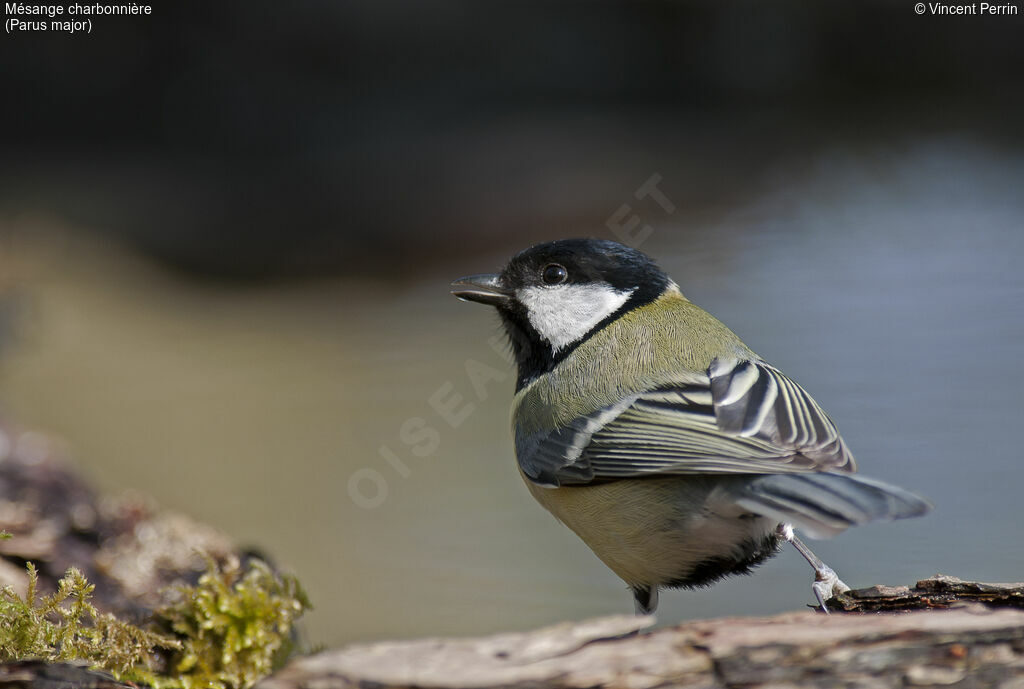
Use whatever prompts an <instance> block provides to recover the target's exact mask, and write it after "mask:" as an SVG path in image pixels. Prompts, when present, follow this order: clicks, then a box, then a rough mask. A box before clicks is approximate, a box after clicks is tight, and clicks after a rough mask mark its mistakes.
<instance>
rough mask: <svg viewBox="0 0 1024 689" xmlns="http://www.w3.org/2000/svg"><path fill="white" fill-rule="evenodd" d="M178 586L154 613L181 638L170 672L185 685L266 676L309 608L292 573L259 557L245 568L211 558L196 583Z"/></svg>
mask: <svg viewBox="0 0 1024 689" xmlns="http://www.w3.org/2000/svg"><path fill="white" fill-rule="evenodd" d="M177 590H178V593H179V595H180V597H181V598H180V600H179V601H178V602H177V603H175V604H173V605H171V606H168V607H166V608H163V609H161V610H159V611H158V612H157V616H158V617H159V618H161V619H162V620H164V621H165V622H166V623H168V624H169V625H170V628H171V629H172V630H173V631H174V632H175V633H176V634H177V635H178V636H179V637H180V638H181V639H182V640H183V645H182V648H181V650H180V651H178V652H176V653H175V654H174V656H173V658H172V664H171V667H172V673H171V674H172V675H176V676H177V678H180V680H181V686H183V687H185V689H192V688H193V687H217V688H224V689H241V688H242V687H248V686H251V685H252V684H253V683H255V682H256V680H258V679H259V678H261V677H263V676H265V675H268V674H270V673H271V672H272V671H273V670H274V669H276V668H277V667H279V666H280V665H281V664H283V662H284V660H285V659H286V658H287V657H288V655H290V653H291V651H292V643H291V637H290V633H291V628H292V625H293V624H294V622H295V620H296V619H297V618H298V617H300V616H301V615H302V613H303V612H304V611H306V610H308V609H310V607H311V606H310V604H309V599H308V598H307V597H306V594H305V593H304V592H303V590H302V588H301V587H300V586H299V583H298V581H297V580H296V579H295V578H294V577H289V576H278V575H276V574H275V573H274V572H273V571H271V569H270V568H269V567H268V566H267V565H266V564H264V563H263V562H260V561H259V560H252V561H251V562H250V564H249V568H248V569H247V570H246V571H244V572H243V571H242V570H241V569H240V568H237V567H232V568H227V569H224V570H219V569H218V568H217V567H216V566H215V565H214V564H213V563H212V562H211V563H210V566H209V568H208V570H207V572H206V573H205V574H204V575H203V576H202V577H201V578H200V579H199V585H198V586H194V587H192V586H185V587H179V588H178V589H177Z"/></svg>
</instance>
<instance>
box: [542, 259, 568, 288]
mask: <svg viewBox="0 0 1024 689" xmlns="http://www.w3.org/2000/svg"><path fill="white" fill-rule="evenodd" d="M568 277H569V271H567V270H566V269H565V266H560V265H558V264H557V263H549V264H547V265H546V266H544V270H543V271H541V274H540V278H541V280H543V281H544V284H545V285H560V284H562V283H563V282H565V280H566V278H568Z"/></svg>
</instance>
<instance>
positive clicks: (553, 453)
mask: <svg viewBox="0 0 1024 689" xmlns="http://www.w3.org/2000/svg"><path fill="white" fill-rule="evenodd" d="M452 294H454V295H455V296H456V297H458V298H459V299H462V300H467V301H475V302H480V303H482V304H487V305H490V306H493V307H495V308H496V309H497V311H498V314H499V316H500V317H501V322H502V324H503V326H504V329H505V331H506V333H507V335H508V337H509V340H510V342H511V347H512V351H513V354H514V356H515V361H516V366H517V379H516V392H515V398H514V399H513V402H512V426H513V434H514V438H515V450H516V457H517V459H518V463H519V471H520V473H521V474H522V476H523V479H524V480H525V482H526V485H527V487H528V488H529V490H530V492H531V493H532V494H533V496H534V498H536V499H537V501H538V502H540V504H541V505H543V506H544V507H545V508H547V509H548V510H549V511H550V512H551V513H552V514H553V515H554V516H555V517H556V518H557V519H558V520H559V521H561V522H562V523H563V524H565V525H566V526H568V527H569V528H570V529H572V530H573V531H575V532H576V534H577V535H578V536H579V537H580V538H581V539H583V541H584V542H585V543H586V544H587V545H588V546H589V547H590V548H591V550H593V551H594V553H595V554H596V555H597V556H598V557H599V558H600V559H601V560H602V561H603V562H604V563H605V564H606V565H608V567H610V568H611V569H612V571H614V572H615V573H616V574H617V575H618V576H619V577H621V578H622V579H623V580H624V581H625V582H626V584H627V585H628V586H629V587H630V589H631V590H632V592H633V596H634V599H635V607H636V611H637V613H638V614H647V613H651V612H653V611H654V610H655V608H656V607H657V604H658V590H659V588H665V587H667V588H677V587H682V588H693V587H700V586H706V585H709V584H711V583H713V582H715V581H717V580H719V579H721V578H722V577H724V576H727V575H730V574H745V573H749V572H750V570H751V568H752V567H754V566H755V565H757V564H759V563H761V562H763V561H764V560H765V559H767V558H769V557H771V556H773V555H774V554H776V552H778V550H779V549H780V548H781V544H782V543H784V542H787V541H788V542H790V543H792V544H793V545H794V546H795V547H796V548H797V550H799V551H800V553H801V554H802V555H803V556H804V557H805V558H806V559H807V561H808V562H809V563H810V564H811V565H812V566H813V567H814V570H815V573H816V577H815V583H814V584H813V591H814V594H815V597H816V598H817V600H818V603H819V604H820V605H821V607H822V609H824V610H825V611H826V612H828V609H827V607H826V605H825V602H826V600H827V599H828V598H830V597H831V596H833V595H835V594H838V593H840V592H842V591H845V590H847V588H848V587H846V585H845V584H844V583H843V582H842V581H841V580H840V579H839V577H838V576H836V574H835V572H833V571H832V570H831V569H830V568H829V567H827V566H826V565H825V564H824V563H823V562H822V561H821V560H820V559H818V558H817V557H816V556H815V555H814V553H812V552H811V551H810V549H808V548H807V546H806V545H804V544H803V542H802V541H800V540H799V539H798V538H797V537H796V536H795V535H794V533H793V527H796V528H798V529H801V530H802V531H804V532H806V533H807V534H808V535H810V536H812V537H816V538H821V537H828V536H832V535H835V534H837V533H839V532H841V531H843V530H844V529H846V528H847V527H850V526H853V525H856V524H864V523H866V522H869V521H873V520H878V519H902V518H905V517H914V516H918V515H921V514H924V513H925V512H927V511H928V510H929V509H930V505H929V504H928V503H927V502H926V501H924V500H922V499H921V498H919V497H917V496H916V495H914V494H912V493H909V492H907V491H905V490H902V489H900V488H896V487H894V486H890V485H886V484H885V483H881V482H879V481H875V480H871V479H867V478H862V477H858V476H854V475H853V472H854V471H855V470H856V467H855V464H854V460H853V455H851V454H850V451H849V450H848V449H847V447H846V444H845V443H844V442H843V439H842V438H841V437H840V436H839V432H838V430H837V429H836V426H835V424H834V423H833V422H832V419H830V418H829V417H828V415H827V414H826V413H825V412H824V411H823V410H822V408H821V407H820V406H818V404H817V403H816V402H815V401H814V400H813V399H812V398H811V396H810V395H808V394H807V392H806V391H804V389H803V388H801V387H800V386H799V385H797V384H796V383H795V382H793V381H792V380H791V379H790V378H788V377H787V376H786V375H785V374H783V373H782V372H781V371H779V370H778V369H777V368H775V367H773V366H771V365H770V364H769V363H767V362H766V361H765V360H764V359H762V358H761V357H759V356H758V355H757V354H755V353H754V352H753V351H751V350H750V348H749V347H747V346H746V345H745V344H743V342H742V341H741V340H740V338H739V337H737V336H736V335H735V334H734V333H733V332H732V331H731V330H729V329H728V328H727V327H726V326H725V325H723V324H722V323H721V322H719V321H718V320H717V319H715V318H714V317H713V316H711V315H710V314H709V313H707V312H706V311H704V310H703V309H701V308H700V307H698V306H696V305H695V304H693V303H692V302H690V301H689V300H688V299H687V298H686V297H684V296H683V295H682V293H681V292H680V291H679V287H678V286H677V285H676V283H675V282H673V281H672V280H671V279H669V277H668V276H667V275H666V274H665V273H664V272H663V271H662V270H661V269H660V268H658V266H657V265H655V263H654V262H653V261H652V260H651V259H650V258H648V257H647V256H646V255H644V254H643V253H641V252H639V251H637V250H635V249H632V248H629V247H627V246H624V245H622V244H619V243H617V242H612V241H603V240H595V239H567V240H560V241H554V242H548V243H545V244H538V245H537V246H534V247H531V248H529V249H526V250H525V251H522V252H520V253H519V254H517V255H516V256H514V257H513V258H512V259H511V260H510V261H509V263H508V265H507V266H505V268H504V270H502V272H501V273H499V274H488V275H472V276H469V277H464V278H461V279H459V280H456V281H455V282H453V283H452Z"/></svg>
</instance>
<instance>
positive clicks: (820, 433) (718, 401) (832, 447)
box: [516, 359, 854, 486]
mask: <svg viewBox="0 0 1024 689" xmlns="http://www.w3.org/2000/svg"><path fill="white" fill-rule="evenodd" d="M516 455H517V457H518V458H519V464H520V467H521V468H522V470H523V473H524V474H526V476H527V477H529V478H530V479H531V480H533V481H534V482H536V483H539V484H542V485H548V486H572V485H586V484H589V483H592V482H594V481H601V480H610V479H621V478H637V477H642V476H652V475H685V474H777V473H807V472H819V471H828V470H831V471H840V472H844V471H845V472H850V471H853V470H854V461H853V457H852V455H851V454H850V452H849V450H847V448H846V445H845V444H844V443H843V441H842V438H840V437H839V432H838V431H837V430H836V427H835V424H833V423H832V420H831V419H829V418H828V415H827V414H825V412H824V411H823V410H822V409H821V407H819V406H818V404H817V403H816V402H815V401H814V400H813V399H812V398H811V396H810V395H808V394H807V392H806V391H805V390H804V389H803V388H801V387H800V386H799V385H797V384H796V383H794V382H793V381H792V380H790V379H789V378H787V377H786V376H785V375H783V374H782V373H781V372H780V371H778V370H777V369H775V368H773V367H771V366H769V365H768V364H766V363H764V362H761V361H738V360H729V361H722V360H718V359H716V360H715V361H713V362H712V364H711V366H710V367H709V368H708V370H707V372H706V373H705V375H704V377H703V378H702V379H700V380H698V381H697V382H692V383H691V382H688V383H685V384H683V383H681V384H679V385H675V386H668V387H661V388H658V389H655V390H649V391H646V392H643V393H640V394H637V395H634V396H632V397H630V398H627V399H624V400H622V401H620V402H619V403H617V404H614V405H610V406H608V407H605V408H603V409H599V410H597V411H595V412H593V413H592V414H588V415H586V416H583V417H580V418H577V419H575V420H574V421H573V422H572V423H570V424H568V425H567V426H565V427H563V428H561V429H558V430H555V431H551V432H547V433H535V434H529V435H528V434H517V437H516Z"/></svg>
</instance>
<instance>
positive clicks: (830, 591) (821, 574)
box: [778, 524, 850, 615]
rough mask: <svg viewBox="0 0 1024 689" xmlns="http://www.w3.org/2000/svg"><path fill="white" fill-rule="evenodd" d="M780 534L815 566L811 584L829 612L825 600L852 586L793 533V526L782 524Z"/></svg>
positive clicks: (825, 609) (823, 606) (826, 611)
mask: <svg viewBox="0 0 1024 689" xmlns="http://www.w3.org/2000/svg"><path fill="white" fill-rule="evenodd" d="M778 533H779V536H781V537H782V538H784V539H786V540H787V541H789V542H790V543H792V544H793V547H794V548H796V549H797V550H798V551H799V552H800V554H801V555H803V556H804V559H805V560H807V562H808V563H809V564H810V565H811V567H813V568H814V584H812V585H811V589H812V590H813V591H814V597H815V598H817V599H818V605H820V606H821V610H822V612H824V613H825V614H826V615H827V614H829V612H828V606H827V605H826V604H825V602H826V601H827V600H828V599H829V598H832V597H834V596H838V595H839V594H840V593H843V592H845V591H849V590H850V587H849V586H847V585H846V583H845V582H843V580H842V579H840V578H839V575H838V574H836V573H835V570H833V569H832V568H831V567H829V566H828V565H826V564H825V563H824V562H822V560H821V558H820V557H818V556H817V555H815V554H814V553H813V552H812V551H811V549H810V548H808V547H807V545H806V544H805V543H804V542H803V541H801V540H800V539H799V538H797V537H796V535H795V534H794V533H793V527H792V526H790V525H789V524H781V525H780V526H779V529H778Z"/></svg>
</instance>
